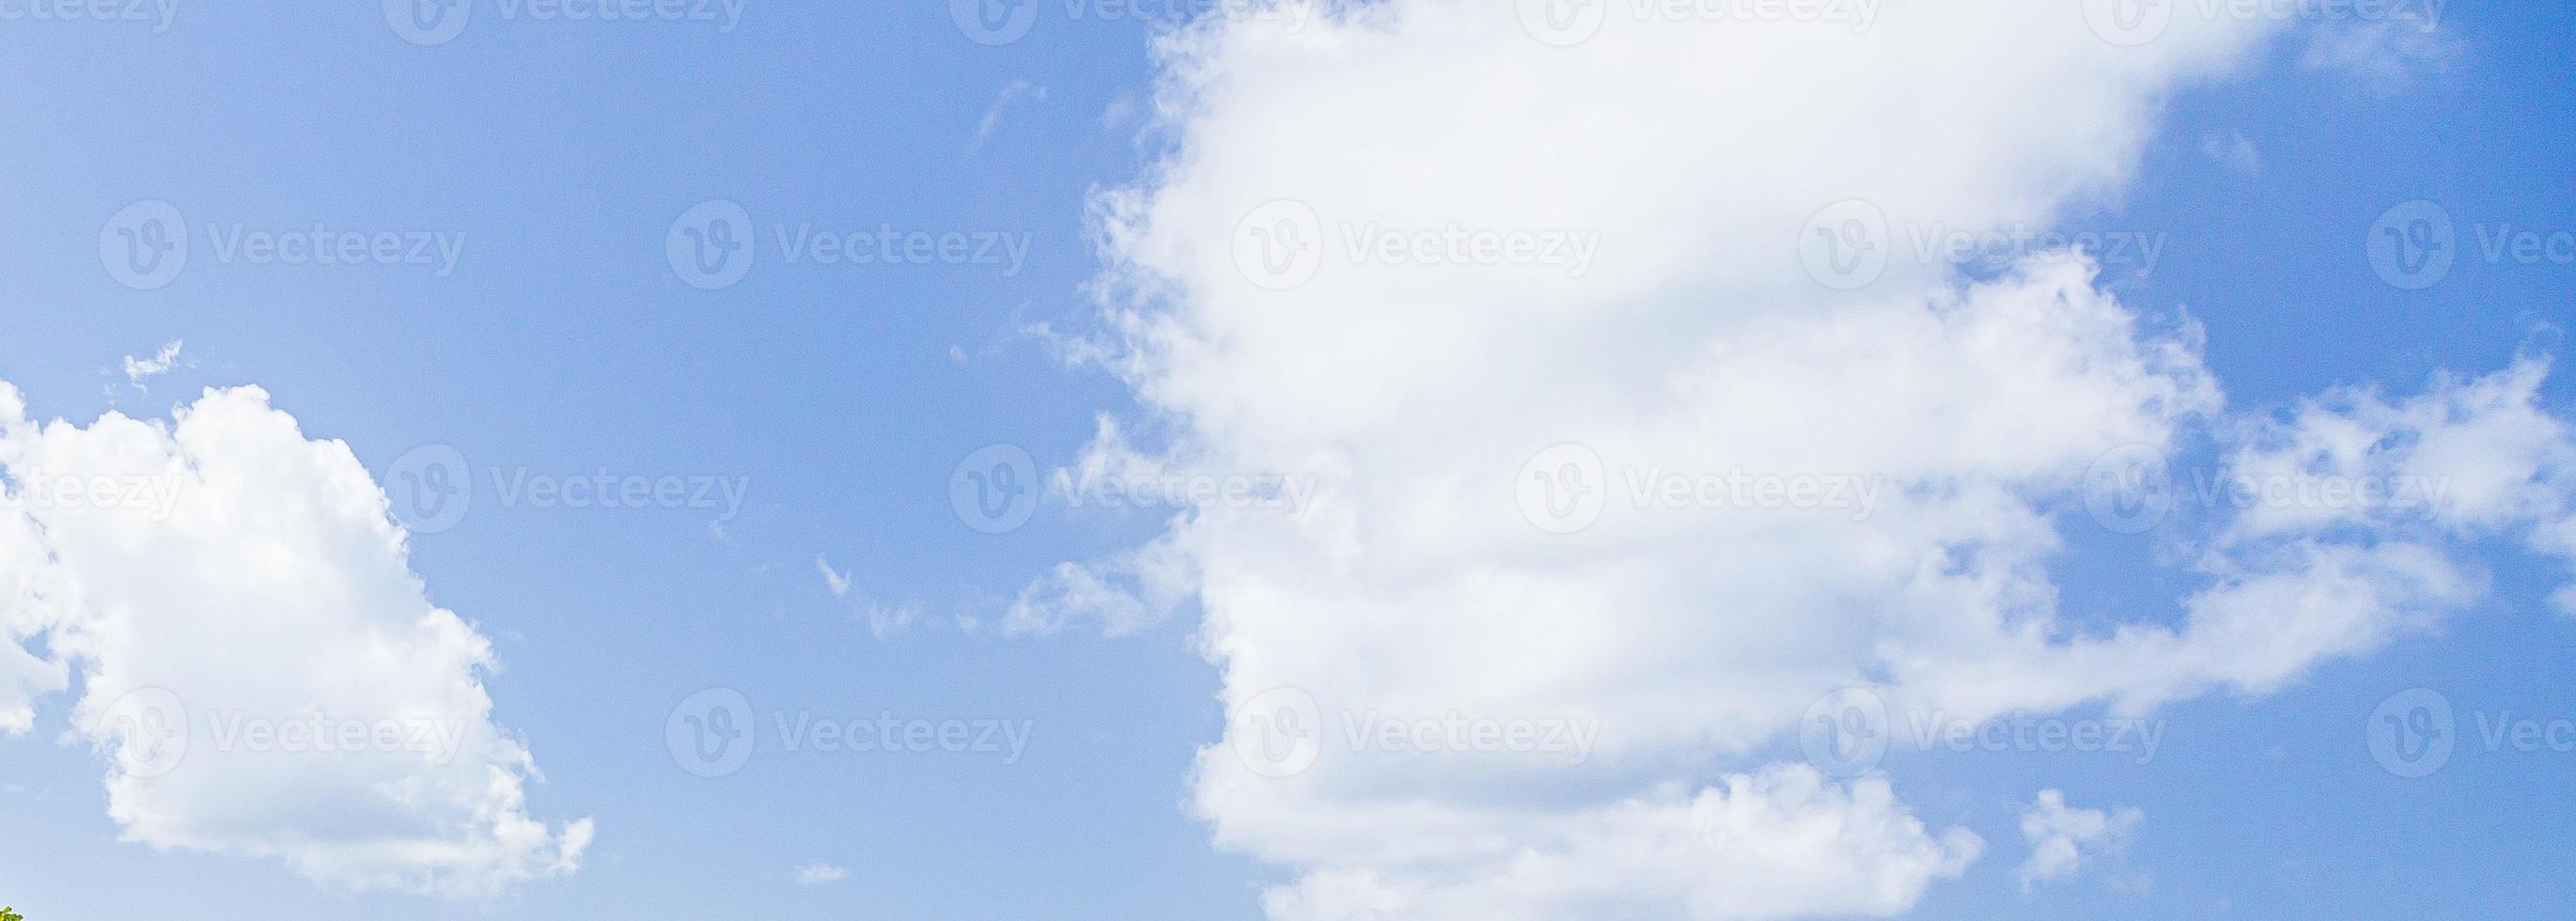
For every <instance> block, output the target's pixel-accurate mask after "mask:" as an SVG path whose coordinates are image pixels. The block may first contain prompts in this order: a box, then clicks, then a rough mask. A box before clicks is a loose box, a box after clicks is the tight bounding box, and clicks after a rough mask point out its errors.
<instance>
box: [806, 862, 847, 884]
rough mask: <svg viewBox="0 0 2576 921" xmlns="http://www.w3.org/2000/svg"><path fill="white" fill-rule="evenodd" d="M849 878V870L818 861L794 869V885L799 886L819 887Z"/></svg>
mask: <svg viewBox="0 0 2576 921" xmlns="http://www.w3.org/2000/svg"><path fill="white" fill-rule="evenodd" d="M849 878H850V868H848V867H839V866H833V865H831V864H828V863H824V862H822V861H820V860H817V861H814V862H812V863H808V864H806V865H804V866H801V867H797V868H796V884H797V885H799V886H820V885H823V884H825V883H837V882H840V881H842V880H845V879H849Z"/></svg>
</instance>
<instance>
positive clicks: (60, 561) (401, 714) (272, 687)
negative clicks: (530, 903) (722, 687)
mask: <svg viewBox="0 0 2576 921" xmlns="http://www.w3.org/2000/svg"><path fill="white" fill-rule="evenodd" d="M0 472H5V474H6V479H5V487H6V494H7V497H8V499H9V502H8V503H7V506H6V508H5V509H0V624H5V625H6V627H7V630H8V633H9V637H10V639H11V640H13V641H15V642H12V643H5V644H0V679H5V683H0V689H5V688H7V687H8V686H9V685H12V684H14V686H15V693H10V694H6V695H0V723H5V725H6V726H8V727H9V728H10V729H12V730H13V731H17V732H24V731H25V730H26V729H27V728H29V726H30V719H29V717H30V716H31V713H32V709H31V699H30V695H32V694H36V693H42V692H47V691H53V690H59V689H62V688H64V687H65V686H66V685H67V683H68V682H67V680H66V679H67V677H68V673H70V672H72V671H77V672H78V674H79V677H80V682H79V684H80V696H79V698H78V700H77V701H75V702H74V704H73V706H72V713H71V729H70V732H69V736H70V738H71V739H72V740H74V741H78V742H83V743H86V744H88V745H90V746H92V747H94V748H95V750H96V751H98V752H99V753H100V755H101V756H103V757H104V759H105V760H106V763H107V766H108V769H107V775H106V787H107V800H108V812H109V814H110V816H111V817H113V818H114V819H115V820H116V822H117V823H118V824H119V825H120V826H122V828H123V829H124V835H125V837H126V838H128V839H129V840H133V841H138V842H142V843H145V844H149V845H152V846H154V847H158V848H182V849H189V850H199V851H208V852H215V853H226V854H242V855H253V856H263V857H274V858H277V859H281V860H283V861H285V862H286V863H287V864H288V865H289V866H291V867H292V868H293V869H294V870H295V871H296V872H297V873H300V874H302V875H304V876H306V877H308V878H311V879H313V880H316V881H318V882H323V883H327V884H333V885H338V886H345V887H349V888H356V889H393V890H405V891H417V892H428V893H437V894H444V895H454V896H475V895H482V894H487V893H490V892H493V891H495V890H497V889H499V888H501V887H503V886H506V885H508V884H510V883H513V882H516V881H521V880H529V879H536V878H542V877H547V876H553V875H556V874H560V873H565V872H569V871H570V870H572V869H573V868H574V866H575V865H576V863H577V861H578V860H579V858H580V855H581V852H582V850H583V848H584V847H585V846H586V845H587V844H588V842H589V840H590V835H591V826H590V822H589V820H587V819H584V820H579V821H574V822H571V823H568V824H565V825H562V826H558V827H555V828H551V829H550V828H548V827H547V826H546V825H544V824H542V823H540V822H538V821H536V820H534V819H531V818H529V817H528V815H527V810H526V804H525V797H524V791H523V784H524V783H525V782H526V781H527V780H529V779H531V778H533V777H535V776H536V767H535V763H534V762H533V760H531V758H530V756H529V753H528V750H527V748H526V747H525V745H524V744H523V743H522V742H521V741H520V740H519V739H517V738H515V737H513V736H511V735H510V734H508V733H507V732H506V731H504V730H503V729H502V728H501V727H500V726H498V725H496V724H495V723H493V722H492V719H491V710H492V701H491V698H490V696H489V695H488V694H486V692H485V690H484V687H483V684H482V680H481V678H482V676H483V675H485V674H486V673H488V672H489V671H491V670H492V669H493V668H494V667H495V663H494V660H493V658H492V651H491V646H490V643H489V642H488V641H487V640H486V639H485V638H484V637H483V636H482V635H481V634H480V633H478V632H477V631H476V630H475V629H474V627H473V626H472V625H470V624H468V623H466V622H465V621H464V620H462V619H460V618H458V617H457V616H456V615H455V614H454V613H451V612H449V611H447V610H444V609H441V608H439V607H437V606H435V605H433V604H431V603H430V602H429V600H428V598H427V597H426V594H425V590H424V587H423V586H422V584H421V581H420V579H419V578H418V577H416V576H414V575H413V574H412V572H411V571H410V568H409V565H408V563H407V560H406V550H405V539H406V538H405V535H404V533H403V532H402V531H401V530H400V529H399V528H397V527H396V526H394V525H393V524H392V523H391V522H390V521H389V520H388V518H387V516H386V509H387V503H386V500H385V496H384V493H383V492H382V491H381V490H379V489H378V488H377V486H376V484H375V482H374V480H373V479H372V478H371V477H370V476H369V475H368V472H367V471H366V469H365V468H364V467H362V466H360V465H359V463H358V461H357V459H356V458H355V457H354V456H352V455H351V454H350V452H349V449H348V447H347V446H345V445H343V444H340V443H338V442H333V441H313V440H308V439H306V438H305V437H304V436H303V434H302V433H301V432H299V431H298V430H297V427H296V423H295V420H294V419H293V418H292V417H290V416H288V415H287V414H285V413H283V412H280V411H277V410H275V409H272V408H270V407H269V406H268V396H267V394H265V393H262V392H261V391H259V390H257V389H254V388H243V389H235V390H221V391H215V390H210V391H207V392H206V393H205V395H204V396H203V397H202V398H201V399H200V400H198V401H197V402H196V403H195V404H194V405H192V406H190V407H187V408H183V409H181V410H180V411H179V412H178V413H177V415H176V417H175V420H174V421H172V422H168V423H164V422H157V421H144V420H138V419H133V418H128V417H126V416H123V415H120V414H115V413H110V414H108V415H107V416H105V417H104V418H101V419H100V420H98V421H97V422H96V423H94V424H92V425H89V426H87V427H81V426H76V425H72V424H68V423H65V422H60V421H56V422H51V423H36V422H32V421H30V420H29V419H28V418H27V417H26V413H25V408H24V403H23V402H22V401H21V400H20V398H19V396H18V394H17V392H16V391H15V390H14V389H10V388H8V387H7V386H6V385H5V384H0ZM32 637H41V638H42V639H43V640H44V641H45V642H44V645H43V646H42V648H44V649H46V650H48V655H47V656H44V657H39V656H36V655H33V654H31V653H29V652H28V651H27V650H26V648H24V646H23V645H22V644H23V643H25V641H27V640H28V639H29V638H32Z"/></svg>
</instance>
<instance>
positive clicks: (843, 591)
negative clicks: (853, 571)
mask: <svg viewBox="0 0 2576 921" xmlns="http://www.w3.org/2000/svg"><path fill="white" fill-rule="evenodd" d="M814 568H815V569H819V570H822V572H823V584H824V586H826V587H828V588H830V589H831V590H832V597H834V598H839V597H842V596H845V595H848V594H849V593H850V574H849V573H845V572H840V571H838V570H835V569H833V568H832V561H830V560H827V559H824V558H823V555H822V554H820V553H817V554H815V555H814Z"/></svg>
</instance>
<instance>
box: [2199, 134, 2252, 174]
mask: <svg viewBox="0 0 2576 921" xmlns="http://www.w3.org/2000/svg"><path fill="white" fill-rule="evenodd" d="M2200 152H2201V154H2202V155H2203V156H2206V157H2208V158H2210V159H2211V160H2215V161H2217V162H2218V165H2220V166H2224V167H2227V168H2228V169H2231V170H2235V171H2236V172H2238V173H2242V174H2244V175H2247V176H2252V175H2255V174H2257V173H2261V172H2262V171H2263V152H2262V151H2259V150H2256V149H2254V142H2253V141H2249V140H2246V139H2245V133H2244V132H2242V131H2230V132H2227V133H2225V134H2220V133H2218V132H2216V131H2212V132H2209V133H2207V134H2203V135H2201V136H2200Z"/></svg>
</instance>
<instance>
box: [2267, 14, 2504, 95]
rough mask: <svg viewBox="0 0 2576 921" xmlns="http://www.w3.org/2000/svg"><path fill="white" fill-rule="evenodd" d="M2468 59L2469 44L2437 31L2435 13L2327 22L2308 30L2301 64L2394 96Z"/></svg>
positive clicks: (2436, 16)
mask: <svg viewBox="0 0 2576 921" xmlns="http://www.w3.org/2000/svg"><path fill="white" fill-rule="evenodd" d="M2436 9H2438V7H2437V8H2436ZM2467 57H2468V45H2467V43H2465V42H2462V41H2461V40H2460V39H2459V38H2458V37H2456V36H2453V35H2452V34H2450V33H2448V32H2445V31H2443V30H2442V29H2441V19H2440V15H2439V13H2438V12H2437V13H2434V14H2433V15H2430V16H2423V17H2390V18H2378V19H2339V20H2329V21H2327V22H2326V23H2324V24H2322V25H2320V26H2318V27H2316V28H2313V29H2310V30H2308V33H2307V46H2306V48H2305V49H2304V50H2302V51H2301V52H2300V58H2299V62H2300V64H2301V65H2302V66H2304V67H2307V68H2308V69H2310V70H2317V71H2324V72H2329V73H2336V74H2343V75H2347V76H2350V77H2352V78H2353V79H2355V80H2357V81H2359V82H2360V85H2361V86H2362V88H2363V89H2366V90H2369V91H2371V92H2374V93H2380V94H2392V93H2398V92H2403V91H2405V90H2408V89H2412V88H2414V87H2415V86H2416V85H2418V84H2420V83H2422V82H2424V81H2426V80H2430V79H2434V78H2437V77H2440V76H2441V75H2443V74H2446V73H2449V72H2450V70H2451V68H2453V67H2454V66H2457V65H2458V64H2459V63H2460V62H2461V61H2463V60H2465V59H2466V58H2467Z"/></svg>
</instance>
